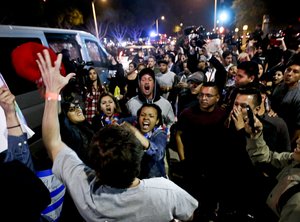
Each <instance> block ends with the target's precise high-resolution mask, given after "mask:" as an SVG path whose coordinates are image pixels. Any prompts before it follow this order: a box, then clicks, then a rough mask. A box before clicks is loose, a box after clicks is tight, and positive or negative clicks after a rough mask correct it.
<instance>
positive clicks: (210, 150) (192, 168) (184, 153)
mask: <svg viewBox="0 0 300 222" xmlns="http://www.w3.org/2000/svg"><path fill="white" fill-rule="evenodd" d="M219 99H220V94H219V90H218V87H217V86H216V84H215V83H214V82H205V83H203V85H202V86H201V88H200V92H199V95H198V100H199V103H197V104H195V105H193V106H191V107H189V108H186V109H185V110H183V111H182V113H181V114H180V116H179V118H178V128H177V132H176V143H177V148H178V154H179V158H180V160H181V163H182V167H183V180H184V185H185V186H186V187H185V189H186V190H187V191H188V192H190V193H191V194H192V195H193V196H194V197H195V198H196V199H197V200H198V201H199V202H200V203H201V211H202V212H200V213H201V215H202V217H203V218H202V219H203V220H204V221H206V220H207V219H208V220H210V219H215V216H216V215H215V212H216V209H217V202H218V197H219V195H218V191H219V190H220V189H219V188H218V187H219V186H220V184H221V182H220V181H218V180H219V179H220V177H219V176H218V174H220V167H221V166H220V163H221V160H220V161H219V160H218V158H221V157H222V156H223V155H219V154H220V152H222V150H221V149H222V148H223V145H222V144H221V143H222V139H221V137H222V135H223V129H224V127H223V125H224V121H225V119H226V112H225V110H223V109H221V108H220V107H219V106H218V101H219ZM216 153H218V155H216ZM212 159H213V160H212ZM221 168H222V167H221Z"/></svg>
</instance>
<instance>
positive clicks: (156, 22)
mask: <svg viewBox="0 0 300 222" xmlns="http://www.w3.org/2000/svg"><path fill="white" fill-rule="evenodd" d="M160 19H161V20H165V16H161V17H160ZM158 20H159V18H157V19H156V20H155V24H156V35H158V34H159V33H158Z"/></svg>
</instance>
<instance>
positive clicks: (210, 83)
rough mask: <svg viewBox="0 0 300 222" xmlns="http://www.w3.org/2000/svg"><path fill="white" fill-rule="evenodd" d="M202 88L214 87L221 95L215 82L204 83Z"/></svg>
mask: <svg viewBox="0 0 300 222" xmlns="http://www.w3.org/2000/svg"><path fill="white" fill-rule="evenodd" d="M202 87H213V88H215V89H216V91H217V93H218V94H220V92H219V87H218V85H217V84H216V83H215V82H203V83H202V86H201V88H202Z"/></svg>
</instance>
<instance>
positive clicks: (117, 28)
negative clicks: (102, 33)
mask: <svg viewBox="0 0 300 222" xmlns="http://www.w3.org/2000/svg"><path fill="white" fill-rule="evenodd" d="M127 31H128V28H127V26H125V25H121V24H119V23H114V24H113V26H112V27H111V30H110V35H111V36H112V37H113V38H114V39H116V40H117V42H118V43H121V42H122V41H123V39H124V37H125V35H126V33H127Z"/></svg>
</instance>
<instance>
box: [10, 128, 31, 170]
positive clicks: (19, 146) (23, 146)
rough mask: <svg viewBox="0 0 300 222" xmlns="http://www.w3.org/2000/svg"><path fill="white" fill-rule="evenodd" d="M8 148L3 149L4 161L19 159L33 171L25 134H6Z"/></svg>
mask: <svg viewBox="0 0 300 222" xmlns="http://www.w3.org/2000/svg"><path fill="white" fill-rule="evenodd" d="M7 139H8V149H7V150H6V151H4V153H5V154H6V156H5V159H4V162H10V161H12V160H19V161H20V162H21V163H23V164H25V165H26V166H27V167H28V168H29V169H31V170H32V171H34V168H33V162H32V158H31V153H30V150H29V146H28V143H27V134H26V133H23V135H21V136H10V135H8V138H7Z"/></svg>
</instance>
